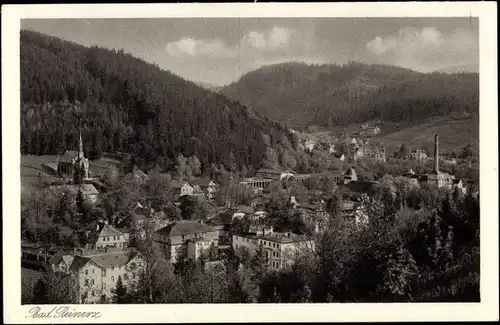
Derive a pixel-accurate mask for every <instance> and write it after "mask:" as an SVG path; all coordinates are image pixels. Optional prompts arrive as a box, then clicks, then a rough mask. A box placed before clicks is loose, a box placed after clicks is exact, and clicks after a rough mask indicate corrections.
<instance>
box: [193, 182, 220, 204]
mask: <svg viewBox="0 0 500 325" xmlns="http://www.w3.org/2000/svg"><path fill="white" fill-rule="evenodd" d="M191 184H192V185H193V186H198V187H199V188H200V189H201V191H202V192H203V194H204V195H205V197H206V198H207V199H209V200H211V199H213V198H214V197H215V194H216V193H217V188H218V184H217V183H216V182H215V181H213V180H211V179H210V178H197V179H195V180H193V181H192V182H191Z"/></svg>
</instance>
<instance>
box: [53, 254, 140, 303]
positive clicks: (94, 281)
mask: <svg viewBox="0 0 500 325" xmlns="http://www.w3.org/2000/svg"><path fill="white" fill-rule="evenodd" d="M49 264H50V266H51V268H52V270H53V271H54V272H61V273H64V274H68V275H70V276H71V277H72V279H73V281H74V282H73V283H74V284H75V289H76V292H77V303H79V304H89V303H109V302H110V300H111V299H112V297H113V290H114V289H115V288H116V283H117V282H118V278H119V277H121V279H122V282H123V284H124V285H125V286H131V285H133V283H135V282H136V281H137V280H138V279H139V274H140V272H141V270H144V268H145V267H146V261H145V259H144V257H143V256H142V255H141V254H140V253H139V252H137V251H135V250H122V249H119V248H110V247H106V248H101V249H95V250H88V249H84V248H75V249H74V250H73V252H70V253H68V252H61V253H58V254H56V255H54V256H53V257H52V258H51V259H50V260H49Z"/></svg>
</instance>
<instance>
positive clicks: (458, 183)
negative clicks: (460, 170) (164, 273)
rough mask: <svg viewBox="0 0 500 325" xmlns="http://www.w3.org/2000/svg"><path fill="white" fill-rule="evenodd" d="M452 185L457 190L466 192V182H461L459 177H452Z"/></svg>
mask: <svg viewBox="0 0 500 325" xmlns="http://www.w3.org/2000/svg"><path fill="white" fill-rule="evenodd" d="M453 187H454V188H458V190H459V191H460V192H462V193H463V194H467V184H466V183H465V182H463V181H462V180H461V179H454V180H453Z"/></svg>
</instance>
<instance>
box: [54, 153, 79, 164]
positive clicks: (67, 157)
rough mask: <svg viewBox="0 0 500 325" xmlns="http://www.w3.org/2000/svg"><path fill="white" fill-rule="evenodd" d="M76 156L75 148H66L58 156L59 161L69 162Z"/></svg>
mask: <svg viewBox="0 0 500 325" xmlns="http://www.w3.org/2000/svg"><path fill="white" fill-rule="evenodd" d="M77 156H78V151H76V150H66V152H64V154H63V155H62V156H61V158H59V162H68V163H71V162H73V159H75V158H76V157H77Z"/></svg>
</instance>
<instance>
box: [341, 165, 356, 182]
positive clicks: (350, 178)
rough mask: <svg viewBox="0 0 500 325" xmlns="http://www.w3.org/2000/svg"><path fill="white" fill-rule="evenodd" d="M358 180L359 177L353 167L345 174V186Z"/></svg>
mask: <svg viewBox="0 0 500 325" xmlns="http://www.w3.org/2000/svg"><path fill="white" fill-rule="evenodd" d="M357 180H358V176H357V175H356V170H355V169H354V168H352V167H351V168H349V169H348V170H346V171H345V172H344V184H348V183H350V182H355V181H357Z"/></svg>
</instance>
